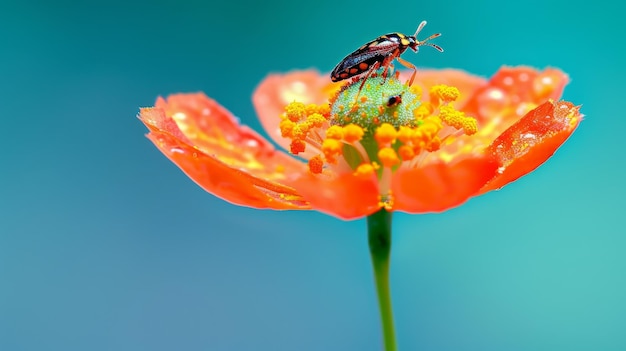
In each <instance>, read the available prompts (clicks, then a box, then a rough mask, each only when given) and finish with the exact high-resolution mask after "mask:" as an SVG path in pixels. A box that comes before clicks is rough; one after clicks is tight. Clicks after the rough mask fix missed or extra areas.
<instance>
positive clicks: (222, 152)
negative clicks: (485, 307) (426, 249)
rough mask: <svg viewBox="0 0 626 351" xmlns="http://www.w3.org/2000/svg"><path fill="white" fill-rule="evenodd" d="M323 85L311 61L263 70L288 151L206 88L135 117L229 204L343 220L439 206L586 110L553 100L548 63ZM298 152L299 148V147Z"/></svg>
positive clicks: (513, 165)
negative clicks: (302, 67)
mask: <svg viewBox="0 0 626 351" xmlns="http://www.w3.org/2000/svg"><path fill="white" fill-rule="evenodd" d="M404 81H405V78H403V77H399V76H398V75H394V76H391V77H382V76H376V75H374V76H373V77H370V78H368V79H367V81H365V82H362V81H360V80H355V81H353V82H349V83H347V84H344V85H342V84H336V83H330V82H329V79H328V78H327V77H325V76H320V75H319V74H318V73H317V72H315V71H302V72H293V73H289V74H286V75H270V76H269V77H267V78H266V79H265V80H264V81H263V82H262V83H261V84H260V86H259V87H258V88H257V90H256V92H255V93H254V96H253V101H254V105H255V107H256V110H257V112H258V114H259V117H260V118H261V122H262V124H263V126H264V128H265V130H266V131H267V133H268V134H269V135H270V136H271V137H272V138H273V139H274V140H275V141H276V143H278V144H279V145H280V146H282V147H283V148H284V149H285V150H287V151H286V152H284V151H280V150H277V149H275V148H274V147H273V146H272V144H271V143H270V142H268V141H267V140H266V139H264V138H263V137H261V136H260V135H258V134H257V133H255V132H254V131H252V130H251V129H249V128H248V127H246V126H243V125H240V124H239V123H238V121H237V120H236V118H235V117H233V116H232V115H231V114H230V113H229V112H228V111H227V110H226V109H224V108H223V107H221V106H220V105H219V104H218V103H217V102H215V101H214V100H211V99H210V98H208V97H206V96H205V95H203V94H179V95H173V96H170V97H168V98H167V100H165V99H162V98H159V99H158V100H157V102H156V104H155V106H154V107H152V108H144V109H141V112H140V115H139V118H140V119H141V120H142V121H143V122H144V123H145V124H146V126H147V127H148V128H149V129H150V133H149V134H148V137H149V138H150V140H152V141H153V142H154V144H155V145H156V146H157V147H158V148H159V149H160V150H161V151H162V152H163V153H164V154H165V155H166V156H167V157H168V158H170V160H172V161H173V162H174V163H175V164H177V165H178V166H179V167H180V168H181V169H182V170H183V171H184V172H185V173H186V174H187V175H188V176H190V177H191V178H192V179H193V180H194V181H196V182H197V183H198V184H199V185H200V186H202V187H203V188H204V189H205V190H207V191H208V192H210V193H212V194H214V195H216V196H219V197H221V198H223V199H225V200H227V201H229V202H232V203H235V204H238V205H243V206H249V207H255V208H271V209H316V210H319V211H322V212H325V213H328V214H331V215H335V216H337V217H340V218H344V219H353V218H359V217H363V216H367V215H370V214H372V213H374V212H376V211H377V210H379V209H380V208H381V207H384V208H386V209H387V210H390V211H404V212H409V213H423V212H440V211H445V210H447V209H449V208H452V207H455V206H458V205H459V204H461V203H463V202H465V201H467V200H468V199H469V198H470V197H472V196H476V195H479V194H482V193H485V192H487V191H490V190H493V189H499V188H501V187H502V186H504V185H506V184H508V183H510V182H512V181H514V180H516V179H518V178H519V177H521V176H523V175H525V174H527V173H529V172H531V171H532V170H534V169H535V168H536V167H538V166H539V165H540V164H541V163H543V162H544V161H545V160H547V159H548V158H549V157H550V156H551V155H552V154H553V153H554V152H555V150H556V149H557V148H558V147H559V146H560V145H561V144H562V143H563V142H564V141H565V140H566V139H567V138H568V137H569V136H570V135H571V133H572V132H573V131H574V129H575V128H576V127H577V126H578V124H579V122H580V120H581V118H582V116H581V114H580V113H579V112H578V108H577V107H575V106H573V105H572V104H570V103H568V102H562V101H557V100H558V98H559V97H560V95H561V93H562V91H563V88H564V86H565V84H566V83H567V77H566V76H565V75H564V74H563V73H562V72H560V71H559V70H556V69H547V70H545V71H542V72H540V71H537V70H534V69H531V68H526V67H518V68H502V69H501V70H500V71H499V72H498V73H497V74H496V75H495V76H494V77H492V78H491V79H490V80H484V79H482V78H478V77H475V76H472V75H469V74H467V73H464V72H462V71H456V70H441V71H435V70H432V71H429V70H424V71H419V73H418V75H417V79H416V81H415V83H414V84H413V85H412V86H407V85H406V84H404V83H403V82H404ZM294 156H298V157H294Z"/></svg>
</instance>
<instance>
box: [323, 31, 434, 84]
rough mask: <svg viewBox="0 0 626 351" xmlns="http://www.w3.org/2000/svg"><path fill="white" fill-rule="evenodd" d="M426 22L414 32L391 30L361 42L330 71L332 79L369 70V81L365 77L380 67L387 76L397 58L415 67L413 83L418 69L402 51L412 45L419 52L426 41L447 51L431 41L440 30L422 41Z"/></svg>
mask: <svg viewBox="0 0 626 351" xmlns="http://www.w3.org/2000/svg"><path fill="white" fill-rule="evenodd" d="M425 25H426V21H423V22H422V23H420V25H419V27H418V28H417V31H416V32H415V34H414V35H412V36H408V35H405V34H402V33H389V34H385V35H383V36H380V37H378V38H376V39H374V40H372V41H370V42H369V43H367V44H365V45H363V46H361V47H360V48H358V49H357V50H356V51H354V52H353V53H351V54H350V55H348V56H346V57H345V58H344V59H343V60H342V61H341V62H339V64H338V65H337V66H336V67H335V69H333V71H332V73H331V74H330V79H331V80H332V81H333V82H338V81H341V80H344V79H348V78H351V77H356V76H359V75H362V74H365V79H364V80H363V83H365V80H366V79H367V78H368V77H369V76H370V75H371V74H372V73H373V72H374V71H376V70H377V69H379V68H383V69H384V70H383V76H385V75H386V74H387V70H388V69H389V67H390V66H391V65H392V61H393V60H394V59H397V60H398V62H400V63H401V64H403V65H404V66H406V67H408V68H412V69H413V70H414V72H413V76H412V77H411V80H410V84H411V83H413V79H414V78H415V73H416V72H417V69H416V68H415V66H414V65H413V64H411V63H409V62H407V61H405V60H403V59H402V58H400V55H402V54H403V53H404V52H405V51H406V49H408V48H411V50H413V51H415V52H417V51H418V47H419V46H422V45H428V46H432V47H434V48H435V49H437V50H439V51H441V52H443V49H442V48H441V47H440V46H438V45H436V44H432V43H429V42H428V41H429V40H430V39H433V38H436V37H438V36H440V35H441V34H440V33H437V34H433V35H431V36H430V37H428V38H426V39H424V40H421V41H420V40H418V39H417V34H419V32H420V31H421V30H422V28H424V26H425ZM363 83H362V84H363ZM361 87H362V85H361ZM359 91H360V89H359Z"/></svg>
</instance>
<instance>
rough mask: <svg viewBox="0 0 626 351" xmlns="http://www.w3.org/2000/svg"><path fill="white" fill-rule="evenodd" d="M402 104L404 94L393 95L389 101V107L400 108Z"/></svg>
mask: <svg viewBox="0 0 626 351" xmlns="http://www.w3.org/2000/svg"><path fill="white" fill-rule="evenodd" d="M401 103H402V94H398V95H392V96H390V97H389V99H387V107H394V106H398V105H400V104H401Z"/></svg>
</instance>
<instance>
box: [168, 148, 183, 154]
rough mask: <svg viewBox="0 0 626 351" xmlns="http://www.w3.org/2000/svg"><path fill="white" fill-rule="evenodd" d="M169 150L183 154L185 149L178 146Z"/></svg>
mask: <svg viewBox="0 0 626 351" xmlns="http://www.w3.org/2000/svg"><path fill="white" fill-rule="evenodd" d="M170 152H171V153H173V154H184V153H185V150H183V149H181V148H179V147H173V148H171V149H170Z"/></svg>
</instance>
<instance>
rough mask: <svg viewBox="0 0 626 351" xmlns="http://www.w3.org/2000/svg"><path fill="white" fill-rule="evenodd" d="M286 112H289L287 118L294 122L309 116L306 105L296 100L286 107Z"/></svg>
mask: <svg viewBox="0 0 626 351" xmlns="http://www.w3.org/2000/svg"><path fill="white" fill-rule="evenodd" d="M285 113H286V114H287V118H289V120H291V121H293V122H298V121H300V120H302V119H303V118H306V116H307V109H306V106H305V105H304V104H303V103H301V102H297V101H294V102H292V103H290V104H289V105H287V106H286V107H285Z"/></svg>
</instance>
